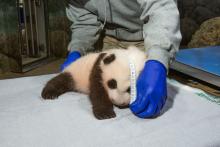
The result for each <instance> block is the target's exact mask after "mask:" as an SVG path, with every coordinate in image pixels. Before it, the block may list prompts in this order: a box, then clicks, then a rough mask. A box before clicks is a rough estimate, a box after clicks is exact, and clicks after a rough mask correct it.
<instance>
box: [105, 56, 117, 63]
mask: <svg viewBox="0 0 220 147" xmlns="http://www.w3.org/2000/svg"><path fill="white" fill-rule="evenodd" d="M114 60H115V54H110V55H108V56H107V57H105V58H104V59H103V62H104V64H110V63H111V62H113V61H114Z"/></svg>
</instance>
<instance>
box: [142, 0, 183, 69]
mask: <svg viewBox="0 0 220 147" xmlns="http://www.w3.org/2000/svg"><path fill="white" fill-rule="evenodd" d="M138 2H139V3H140V5H141V9H142V15H141V17H140V19H141V20H143V21H144V22H145V23H144V25H143V35H144V45H145V49H146V51H147V54H148V59H149V60H157V61H159V62H161V63H162V64H163V65H164V66H165V67H166V68H167V69H168V66H169V62H170V61H172V59H173V58H174V56H175V53H176V52H177V51H178V49H179V44H180V41H181V38H182V37H181V33H180V21H179V11H178V8H177V4H176V1H175V0H138ZM147 20H148V22H147Z"/></svg>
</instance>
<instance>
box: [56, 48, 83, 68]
mask: <svg viewBox="0 0 220 147" xmlns="http://www.w3.org/2000/svg"><path fill="white" fill-rule="evenodd" d="M80 57H81V54H80V53H79V52H78V51H73V52H71V53H70V54H69V55H68V56H67V59H66V60H65V61H64V63H63V64H62V65H61V67H60V70H61V71H63V70H64V69H65V68H66V67H67V66H69V65H70V64H71V63H72V62H74V61H76V60H77V59H78V58H80Z"/></svg>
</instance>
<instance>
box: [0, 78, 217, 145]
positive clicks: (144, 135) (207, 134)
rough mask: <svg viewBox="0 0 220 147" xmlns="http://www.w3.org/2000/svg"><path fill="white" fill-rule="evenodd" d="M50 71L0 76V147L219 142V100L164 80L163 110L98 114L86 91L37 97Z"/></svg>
mask: <svg viewBox="0 0 220 147" xmlns="http://www.w3.org/2000/svg"><path fill="white" fill-rule="evenodd" d="M53 76H54V75H46V76H37V77H26V78H18V79H10V80H1V81H0V147H112V146H114V147H125V146H127V147H152V146H153V147H161V146H163V147H177V146H178V147H186V146H187V147H197V146H198V147H209V146H210V147H219V146H220V106H219V105H217V104H216V103H212V102H210V101H208V100H206V99H204V98H202V97H199V96H198V95H196V94H194V93H192V92H191V91H190V90H187V89H185V88H182V87H181V86H180V85H179V86H178V85H176V84H172V82H169V84H168V95H169V97H168V99H167V103H166V105H165V107H164V109H163V114H162V115H161V116H160V117H158V118H156V119H140V118H137V117H136V116H134V115H133V114H132V113H131V111H130V110H129V109H118V108H115V111H116V114H117V117H116V118H113V119H109V120H97V119H95V117H94V116H93V114H92V110H91V104H90V102H89V99H88V97H87V96H86V95H83V94H79V93H73V92H71V93H67V94H64V95H62V96H61V97H60V98H59V99H56V100H43V99H41V98H40V93H41V90H42V88H43V86H44V84H45V83H46V81H47V80H49V79H50V78H51V77H53Z"/></svg>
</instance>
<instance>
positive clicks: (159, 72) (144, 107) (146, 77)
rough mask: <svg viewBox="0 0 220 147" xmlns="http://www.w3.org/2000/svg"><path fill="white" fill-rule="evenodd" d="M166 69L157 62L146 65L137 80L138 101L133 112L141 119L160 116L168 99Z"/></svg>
mask: <svg viewBox="0 0 220 147" xmlns="http://www.w3.org/2000/svg"><path fill="white" fill-rule="evenodd" d="M166 74H167V71H166V68H165V66H164V65H163V64H162V63H160V62H159V61H156V60H149V61H147V62H146V63H145V66H144V69H143V71H142V72H141V74H140V75H139V77H138V80H137V96H136V100H135V101H134V102H133V103H132V104H131V105H130V109H131V111H132V112H133V113H134V114H135V115H136V116H138V117H140V118H150V117H156V116H158V115H159V114H160V111H161V109H162V108H163V106H164V104H165V102H166V98H167V82H166Z"/></svg>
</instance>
